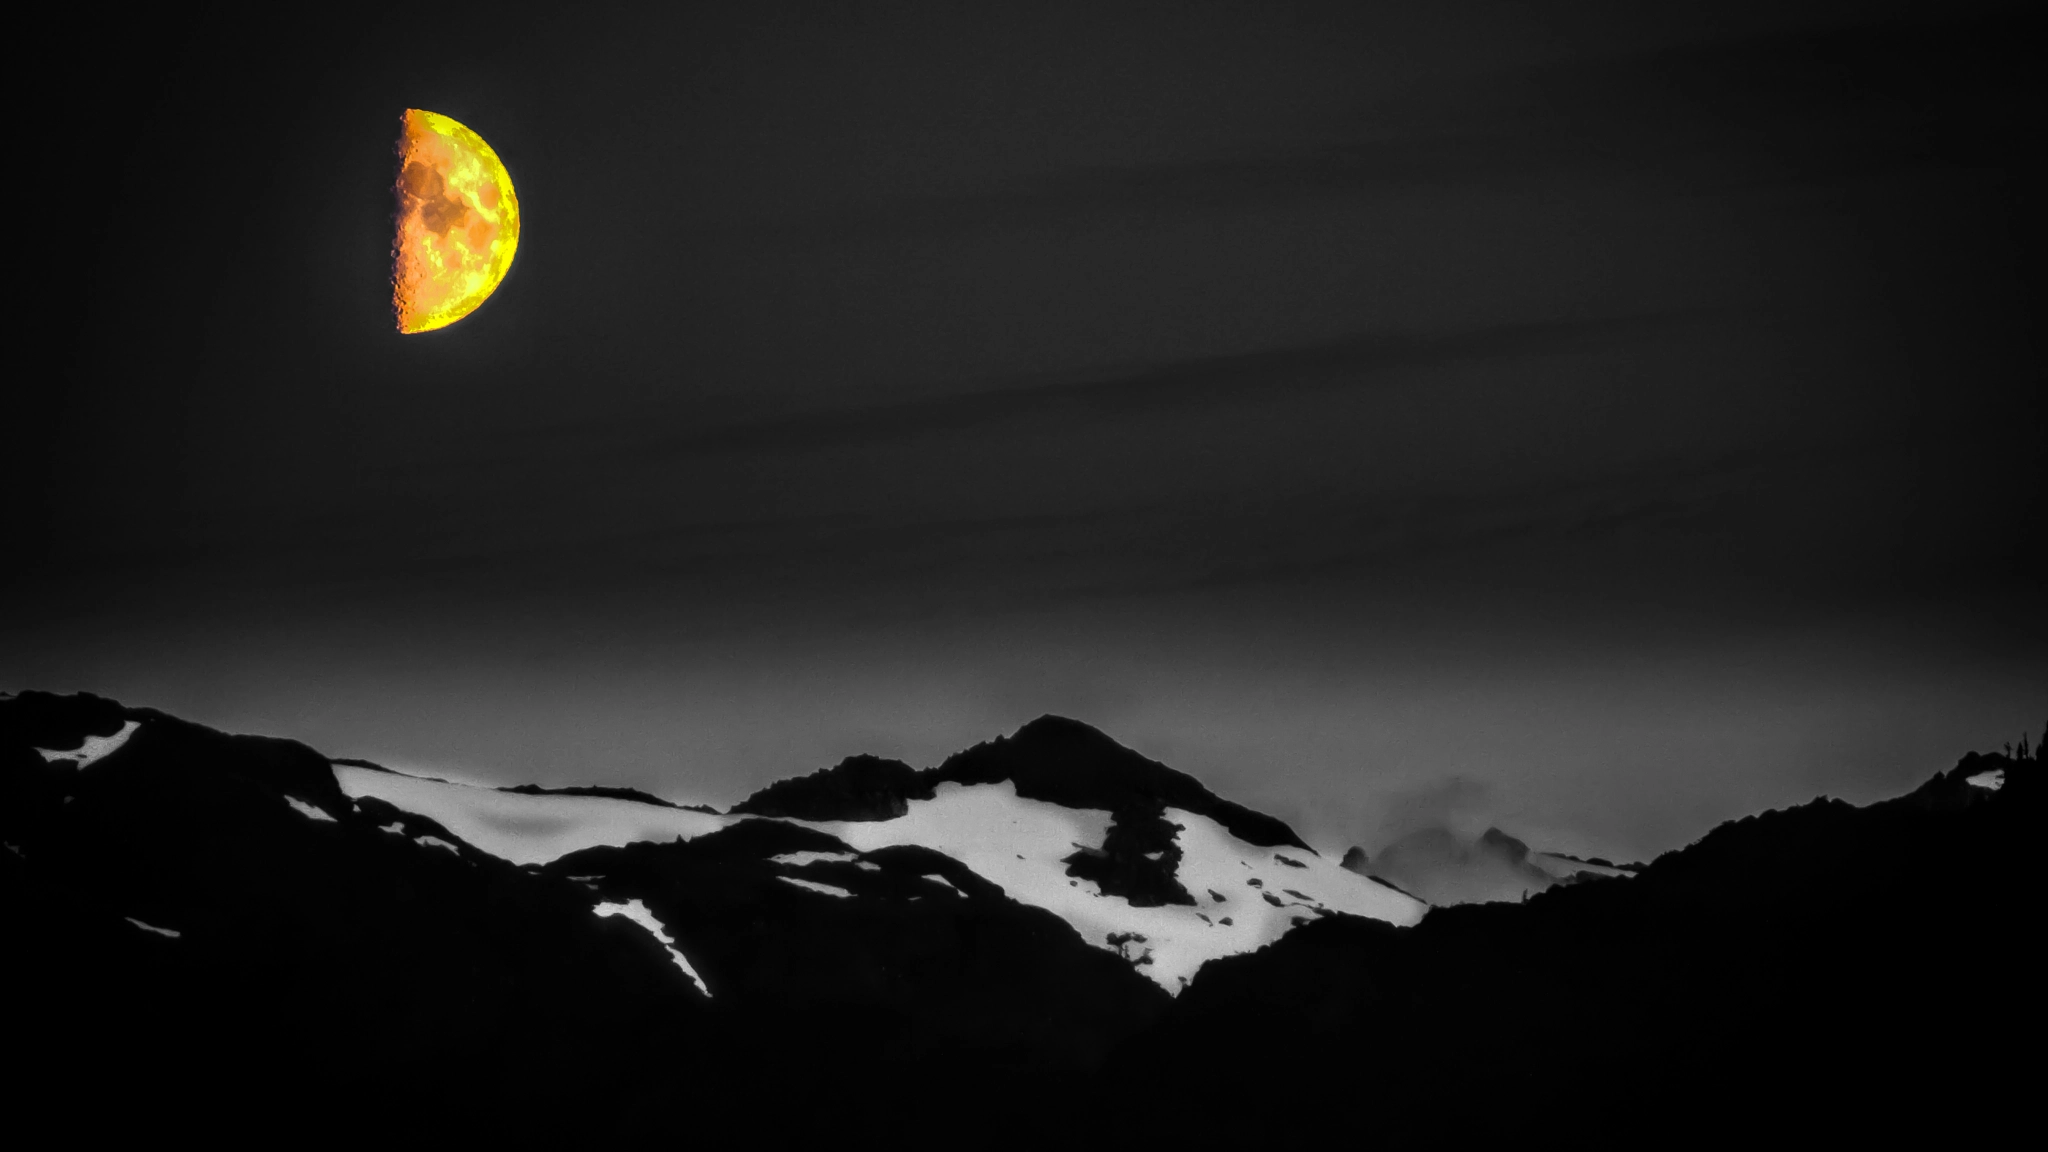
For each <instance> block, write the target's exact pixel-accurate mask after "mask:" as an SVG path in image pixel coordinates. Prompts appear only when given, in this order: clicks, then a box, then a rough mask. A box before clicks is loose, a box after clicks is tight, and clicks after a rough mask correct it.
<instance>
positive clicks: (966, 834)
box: [785, 781, 1426, 994]
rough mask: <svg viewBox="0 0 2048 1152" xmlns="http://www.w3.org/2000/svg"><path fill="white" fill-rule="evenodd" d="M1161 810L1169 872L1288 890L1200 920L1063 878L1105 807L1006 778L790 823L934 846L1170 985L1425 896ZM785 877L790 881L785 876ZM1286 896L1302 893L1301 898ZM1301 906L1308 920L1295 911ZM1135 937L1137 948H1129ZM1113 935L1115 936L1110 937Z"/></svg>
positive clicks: (1412, 906) (854, 840) (1396, 919)
mask: <svg viewBox="0 0 2048 1152" xmlns="http://www.w3.org/2000/svg"><path fill="white" fill-rule="evenodd" d="M1166 819H1167V820H1169V821H1171V822H1172V823H1175V824H1178V825H1180V826H1181V831H1180V832H1179V833H1178V834H1177V835H1176V837H1175V843H1176V845H1177V846H1178V847H1179V848H1180V850H1181V858H1180V864H1179V866H1178V869H1177V870H1176V873H1175V875H1176V878H1177V879H1178V880H1179V881H1180V883H1181V886H1182V887H1183V888H1185V889H1187V890H1188V891H1189V892H1193V893H1202V892H1204V891H1210V892H1220V891H1223V890H1225V889H1228V888H1236V889H1237V891H1239V892H1243V891H1245V889H1244V888H1243V887H1242V886H1241V885H1243V884H1250V885H1252V886H1253V887H1255V888H1261V889H1263V888H1265V887H1266V885H1267V884H1269V883H1270V884H1271V886H1272V889H1274V890H1277V891H1282V892H1290V896H1289V897H1288V898H1285V899H1283V898H1281V897H1280V896H1277V895H1276V896H1273V897H1272V899H1271V901H1270V902H1268V901H1257V900H1254V901H1236V900H1230V901H1224V902H1223V903H1225V904H1226V907H1228V910H1229V911H1230V912H1231V913H1232V915H1231V916H1230V917H1229V918H1228V919H1224V920H1208V919H1205V918H1204V917H1203V915H1202V913H1201V910H1200V908H1198V907H1196V906H1194V905H1179V904H1170V905H1165V906H1162V907H1157V908H1138V907H1133V906H1132V905H1131V903H1130V902H1129V901H1128V900H1125V899H1123V898H1122V897H1120V896H1110V895H1106V894H1105V893H1103V891H1102V890H1101V888H1100V887H1098V886H1097V885H1096V884H1095V883H1094V882H1093V881H1077V880H1075V879H1074V878H1073V877H1070V876H1068V875H1067V866H1066V864H1065V863H1064V861H1065V859H1066V858H1067V857H1068V856H1071V855H1072V854H1073V852H1074V849H1075V846H1076V845H1079V846H1081V847H1084V848H1088V847H1093V848H1098V849H1099V848H1100V847H1101V845H1102V843H1103V841H1104V839H1105V838H1106V837H1107V835H1108V832H1109V827H1110V823H1111V817H1110V814H1109V813H1108V812H1106V811H1103V810H1101V809H1093V808H1065V807H1062V806H1060V805H1057V804H1050V803H1047V802H1045V801H1041V800H1028V799H1025V798H1023V797H1020V796H1018V795H1017V789H1016V785H1014V784H1012V783H1011V782H1009V781H1002V782H999V783H995V784H977V785H960V784H942V785H940V786H939V787H938V789H937V790H936V792H935V794H934V795H933V797H932V799H930V800H913V801H911V802H910V810H909V812H907V813H905V814H904V815H902V816H899V817H897V818H896V819H894V820H871V821H818V822H812V821H790V823H798V824H804V825H806V826H808V827H814V828H817V829H820V830H821V831H825V832H829V833H830V834H832V835H833V836H836V837H838V838H839V839H840V840H843V841H845V842H846V843H847V844H849V845H852V846H853V847H854V848H855V849H857V850H859V851H861V852H873V851H876V850H878V849H881V848H887V847H893V846H895V845H901V844H915V845H921V846H923V847H926V848H930V849H933V850H935V851H938V852H943V853H945V854H946V855H948V856H951V857H952V858H953V859H955V860H958V861H960V862H961V863H962V864H965V865H966V866H967V867H969V868H971V869H973V870H974V872H975V873H976V874H978V875H980V876H981V877H982V878H983V879H986V880H988V881H990V882H991V883H994V884H995V885H997V886H998V887H1000V888H1001V889H1002V890H1003V891H1004V892H1005V893H1007V894H1008V895H1009V896H1010V898H1011V899H1014V900H1016V901H1018V902H1019V903H1022V904H1030V905H1032V906H1034V907H1038V908H1043V909H1045V910H1047V911H1049V912H1052V913H1053V914H1055V915H1057V916H1059V917H1060V918H1061V919H1063V920H1065V921H1066V922H1067V923H1068V924H1070V925H1072V926H1073V928H1074V930H1075V931H1076V932H1078V933H1079V934H1080V936H1081V938H1082V939H1083V940H1086V941H1087V942H1089V943H1090V944H1092V945H1094V946H1095V947H1098V948H1103V949H1105V950H1108V951H1113V952H1116V953H1118V954H1119V955H1124V956H1126V958H1128V959H1131V960H1132V961H1133V962H1134V963H1135V962H1137V961H1138V960H1140V959H1141V958H1144V959H1145V960H1146V962H1144V963H1140V964H1138V967H1137V970H1138V971H1139V972H1141V973H1143V974H1144V975H1145V976H1147V977H1149V978H1150V979H1152V980H1153V981H1155V982H1156V983H1158V984H1159V986H1160V987H1162V988H1164V989H1166V990H1167V991H1168V992H1169V993H1174V994H1178V993H1179V991H1180V990H1181V988H1182V986H1183V978H1184V977H1185V978H1189V979H1192V978H1193V976H1194V974H1195V972H1196V971H1197V970H1198V969H1200V968H1201V966H1202V965H1203V964H1205V963H1207V962H1208V961H1210V960H1213V959H1216V958H1217V957H1220V956H1234V955H1237V954H1239V953H1243V952H1250V951H1254V950H1256V949H1259V948H1263V947H1265V946H1266V945H1267V944H1270V943H1272V942H1273V941H1274V940H1277V939H1279V938H1280V937H1281V936H1283V935H1285V934H1286V933H1287V932H1288V931H1290V930H1291V929H1292V928H1294V926H1295V923H1296V920H1297V919H1315V918H1318V917H1319V916H1320V915H1323V914H1328V913H1345V914H1349V915H1353V916H1366V917H1371V918H1372V919H1376V920H1385V921H1388V922H1389V923H1393V924H1398V925H1403V926H1406V925H1411V924H1414V923H1416V922H1417V921H1419V920H1420V919H1422V914H1423V912H1424V911H1425V907H1426V906H1425V905H1424V904H1423V903H1422V902H1421V901H1419V900H1415V899H1412V898H1410V897H1407V896H1404V895H1402V894H1400V893H1399V892H1395V891H1394V890H1392V889H1390V888H1386V887H1384V886H1382V885H1379V884H1375V883H1373V882H1372V881H1371V880H1368V879H1366V878H1365V877H1363V876H1360V875H1357V874H1356V873H1353V872H1347V871H1345V870H1344V869H1342V868H1339V867H1338V866H1337V865H1336V864H1335V863H1333V862H1331V861H1329V860H1326V859H1324V858H1323V857H1321V856H1309V857H1307V858H1306V859H1302V858H1301V857H1300V855H1299V853H1300V849H1289V851H1291V852H1294V853H1296V855H1294V856H1288V857H1286V858H1285V859H1284V860H1282V859H1279V858H1278V857H1279V854H1278V853H1276V852H1275V851H1274V850H1273V849H1271V848H1262V847H1259V846H1257V845H1254V844H1247V843H1245V842H1244V841H1242V840H1239V839H1237V838H1236V837H1235V836H1232V835H1231V834H1230V833H1229V832H1228V831H1226V830H1225V829H1224V828H1223V827H1222V825H1220V824H1217V823H1216V822H1215V821H1213V820H1210V819H1209V818H1207V817H1205V816H1197V815H1195V814H1194V813H1192V812H1187V811H1183V810H1181V809H1177V808H1170V809H1167V811H1166ZM785 879H787V878H785ZM1291 893H1300V895H1299V896H1294V895H1291ZM1304 912H1306V913H1308V914H1309V915H1308V916H1306V917H1303V916H1302V913H1304ZM1134 935H1135V937H1142V939H1143V941H1144V943H1143V945H1142V947H1141V948H1136V949H1133V948H1130V947H1128V945H1130V944H1131V943H1132V942H1133V939H1134ZM1111 937H1117V938H1119V940H1120V944H1112V943H1110V939H1111Z"/></svg>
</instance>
